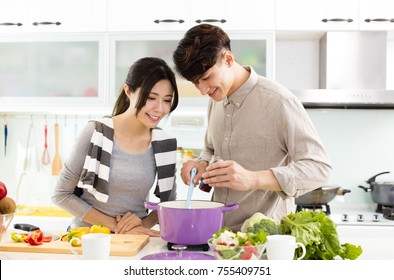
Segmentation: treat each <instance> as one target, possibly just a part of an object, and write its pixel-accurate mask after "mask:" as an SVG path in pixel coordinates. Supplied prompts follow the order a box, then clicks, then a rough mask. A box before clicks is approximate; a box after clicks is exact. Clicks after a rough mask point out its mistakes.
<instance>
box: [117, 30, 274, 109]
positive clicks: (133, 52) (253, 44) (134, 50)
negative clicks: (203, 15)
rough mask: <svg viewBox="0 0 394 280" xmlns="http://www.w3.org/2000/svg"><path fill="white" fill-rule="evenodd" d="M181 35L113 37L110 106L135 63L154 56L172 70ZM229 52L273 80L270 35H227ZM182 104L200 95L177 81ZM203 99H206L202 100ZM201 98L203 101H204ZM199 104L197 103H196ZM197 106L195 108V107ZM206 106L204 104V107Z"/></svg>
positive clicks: (237, 33) (246, 33)
mask: <svg viewBox="0 0 394 280" xmlns="http://www.w3.org/2000/svg"><path fill="white" fill-rule="evenodd" d="M182 36H183V33H182V32H171V33H170V32H167V33H163V32H157V33H154V32H152V33H149V34H141V33H134V34H129V33H128V34H116V35H111V36H110V38H109V40H110V59H109V61H110V65H109V69H110V77H109V85H110V90H109V95H110V97H109V100H110V103H113V102H114V101H115V99H116V97H117V95H118V92H119V90H120V89H121V88H122V86H123V84H124V81H125V79H126V76H127V73H128V70H129V67H130V66H131V64H133V63H134V62H135V61H136V60H137V59H139V58H142V57H145V56H154V57H160V58H162V59H164V60H165V61H166V62H167V63H168V64H169V65H170V67H172V68H173V67H174V63H173V60H172V55H173V52H174V51H175V49H176V47H177V44H178V42H179V40H180V38H182ZM229 36H230V38H231V49H232V52H233V53H234V54H235V57H236V58H237V61H238V62H239V63H240V64H242V65H252V66H253V67H254V69H255V71H256V72H257V73H258V74H260V75H263V76H266V77H269V78H273V65H274V55H273V51H274V34H273V32H268V31H264V32H251V31H249V32H246V31H245V32H239V31H238V32H237V31H233V32H229ZM177 80H178V82H177V83H178V88H179V92H180V95H182V96H183V97H182V98H181V99H182V100H181V101H182V102H183V101H185V100H186V99H187V98H189V100H190V98H199V99H202V98H200V97H201V94H200V93H199V91H198V90H197V89H196V88H195V87H194V85H193V84H192V83H190V82H188V81H185V80H184V79H182V78H181V77H177ZM205 98H206V97H205ZM205 98H204V99H205ZM198 102H199V101H197V103H198ZM197 103H194V105H196V106H197ZM204 104H205V103H204Z"/></svg>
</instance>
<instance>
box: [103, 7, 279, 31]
mask: <svg viewBox="0 0 394 280" xmlns="http://www.w3.org/2000/svg"><path fill="white" fill-rule="evenodd" d="M204 22H205V23H211V24H216V25H219V26H221V27H222V28H223V29H226V30H274V28H275V0H247V1H244V2H243V1H235V0H231V1H228V0H217V1H210V0H199V1H197V0H167V1H160V0H145V1H140V2H135V1H127V0H111V1H109V2H108V31H110V32H111V31H115V32H128V31H185V30H187V29H189V28H190V27H192V26H194V25H196V24H200V23H204Z"/></svg>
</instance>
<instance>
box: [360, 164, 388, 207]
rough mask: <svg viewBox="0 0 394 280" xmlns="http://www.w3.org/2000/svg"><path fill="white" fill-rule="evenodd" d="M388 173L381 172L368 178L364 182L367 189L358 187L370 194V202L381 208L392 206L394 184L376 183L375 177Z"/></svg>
mask: <svg viewBox="0 0 394 280" xmlns="http://www.w3.org/2000/svg"><path fill="white" fill-rule="evenodd" d="M387 173H390V172H389V171H385V172H381V173H379V174H376V175H374V176H372V177H371V178H369V179H368V180H367V181H366V182H367V183H368V184H369V187H364V186H358V187H359V188H362V189H363V190H364V191H366V192H370V193H371V196H372V200H373V201H374V202H375V203H377V204H380V205H383V206H394V182H381V183H378V182H376V181H375V180H376V177H378V176H379V175H382V174H387Z"/></svg>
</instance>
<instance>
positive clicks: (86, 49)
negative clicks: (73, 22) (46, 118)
mask: <svg viewBox="0 0 394 280" xmlns="http://www.w3.org/2000/svg"><path fill="white" fill-rule="evenodd" d="M104 58H105V55H104V36H100V35H93V34H92V35H87V34H84V35H77V34H74V35H67V36H65V35H62V36H54V35H52V36H47V35H45V36H44V35H41V34H36V35H31V34H28V35H26V36H23V37H22V36H11V35H9V36H2V37H0V112H4V113H7V112H34V111H37V112H52V113H60V111H58V109H57V108H58V107H62V110H65V109H67V108H68V109H69V111H70V112H71V113H72V112H76V111H77V107H78V106H83V105H84V106H87V105H88V104H89V106H90V105H104V103H105V95H104V92H105V91H104V86H105V80H106V79H105V74H104V68H105V66H104V64H105V59H104Z"/></svg>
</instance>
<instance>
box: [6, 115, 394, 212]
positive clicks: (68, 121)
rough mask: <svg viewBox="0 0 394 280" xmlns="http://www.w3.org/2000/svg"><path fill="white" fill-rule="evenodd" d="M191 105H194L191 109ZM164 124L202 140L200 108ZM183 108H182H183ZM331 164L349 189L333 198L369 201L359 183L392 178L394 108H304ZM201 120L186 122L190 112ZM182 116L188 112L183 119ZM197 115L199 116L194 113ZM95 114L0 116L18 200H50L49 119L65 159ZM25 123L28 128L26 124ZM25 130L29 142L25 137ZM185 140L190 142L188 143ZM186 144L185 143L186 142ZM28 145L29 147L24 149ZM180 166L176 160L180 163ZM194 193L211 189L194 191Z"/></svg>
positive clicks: (334, 180) (195, 144)
mask: <svg viewBox="0 0 394 280" xmlns="http://www.w3.org/2000/svg"><path fill="white" fill-rule="evenodd" d="M195 110H196V109H195ZM178 111H179V112H178V113H177V114H174V116H172V117H175V120H174V119H173V118H170V119H168V120H166V122H165V123H163V126H164V127H165V128H166V129H167V130H169V131H170V132H171V133H173V134H174V135H176V137H177V138H178V145H179V146H183V148H184V149H186V148H192V149H198V148H200V145H202V141H203V137H204V129H205V125H206V119H205V118H204V117H201V116H204V114H205V108H201V109H200V110H199V111H198V110H196V111H194V112H193V111H191V110H185V111H186V112H187V113H184V112H182V111H183V110H182V109H178ZM183 113H184V114H183ZM308 114H309V115H310V117H311V118H312V120H313V122H314V124H315V126H316V129H317V130H318V133H319V134H320V136H321V138H322V141H323V143H324V145H325V146H326V148H327V150H328V153H329V156H330V160H331V163H332V166H333V173H332V177H331V179H330V181H329V183H328V184H335V185H339V186H340V187H342V188H344V189H350V190H351V192H350V193H348V194H346V195H345V196H343V197H341V196H337V197H336V199H335V200H334V201H333V202H332V203H335V204H360V203H361V204H369V203H373V202H372V200H371V195H370V193H366V192H365V191H364V190H363V189H361V188H359V187H358V186H359V185H364V186H368V185H367V184H366V183H365V181H366V180H367V179H369V178H370V177H372V176H373V175H375V174H377V173H380V172H383V171H390V172H391V173H390V174H385V175H382V176H381V177H379V178H378V180H382V181H391V180H392V181H394V111H393V110H353V109H352V110H345V109H308ZM193 115H194V116H196V119H195V122H196V123H199V121H202V124H201V125H195V124H191V125H187V124H183V125H182V121H187V122H190V116H193ZM184 116H187V117H189V118H186V119H184V118H183V117H184ZM199 116H200V118H199ZM95 117H97V116H66V117H65V116H41V115H33V116H26V115H24V116H5V117H3V119H2V121H3V122H4V121H6V122H7V125H8V137H7V147H6V152H7V153H6V155H5V153H4V152H5V150H4V149H5V147H4V140H5V139H4V134H1V136H0V143H1V145H2V147H1V150H0V178H1V181H3V182H4V183H5V184H6V185H7V187H8V190H9V195H10V196H12V197H14V198H16V199H17V203H18V204H20V205H44V206H48V205H49V206H51V205H52V202H51V199H50V197H51V193H52V192H53V189H54V186H55V183H56V179H57V176H53V175H52V173H51V170H52V168H51V165H52V160H53V156H54V154H55V143H54V124H55V122H58V124H59V128H60V129H59V134H60V141H59V147H60V158H61V160H62V162H64V161H65V160H66V159H67V157H68V154H69V152H70V149H71V148H72V145H73V143H74V140H75V137H76V136H77V135H78V133H79V131H80V129H82V127H83V126H84V125H85V124H86V122H87V121H88V120H89V119H91V118H95ZM45 124H47V126H48V151H49V155H50V159H51V162H50V164H48V165H44V164H43V162H42V161H41V158H42V155H43V152H44V139H45V137H44V127H45ZM30 128H32V129H31V130H30ZM29 130H30V143H29V144H28V143H27V140H28V139H27V138H28V134H29ZM187 144H190V145H187ZM188 146H189V147H188ZM26 147H28V149H26ZM179 167H180V165H179ZM178 183H179V184H180V185H181V186H180V187H179V188H180V199H184V195H185V191H186V188H183V189H182V187H185V186H184V185H183V186H182V184H183V183H182V182H181V181H180V180H178ZM196 193H197V196H198V198H207V199H208V198H209V196H210V195H208V194H203V193H199V192H196Z"/></svg>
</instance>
